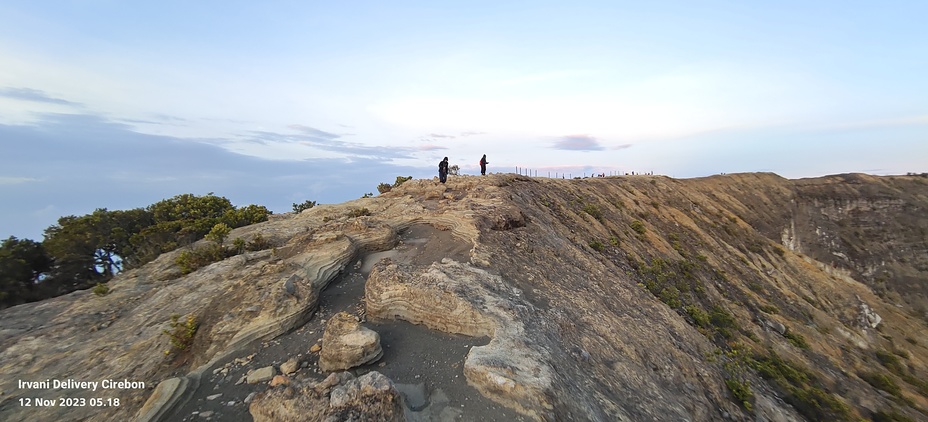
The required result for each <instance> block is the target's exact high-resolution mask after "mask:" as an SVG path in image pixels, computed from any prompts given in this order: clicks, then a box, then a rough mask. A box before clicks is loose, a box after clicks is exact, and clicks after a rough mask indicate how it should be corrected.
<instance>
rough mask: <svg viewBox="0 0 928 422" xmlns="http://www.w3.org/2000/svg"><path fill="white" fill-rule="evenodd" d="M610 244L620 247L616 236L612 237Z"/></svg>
mask: <svg viewBox="0 0 928 422" xmlns="http://www.w3.org/2000/svg"><path fill="white" fill-rule="evenodd" d="M609 244H610V245H612V246H615V247H619V238H618V237H615V236H612V237H610V238H609Z"/></svg>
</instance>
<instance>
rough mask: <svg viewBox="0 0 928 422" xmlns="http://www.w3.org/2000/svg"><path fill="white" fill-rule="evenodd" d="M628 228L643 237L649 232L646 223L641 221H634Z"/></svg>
mask: <svg viewBox="0 0 928 422" xmlns="http://www.w3.org/2000/svg"><path fill="white" fill-rule="evenodd" d="M628 226H629V227H631V228H632V230H634V231H635V233H638V234H639V235H643V234H644V233H645V232H646V231H647V229H646V228H645V227H644V223H642V222H641V220H635V221H632V222H631V223H630V224H629V225H628Z"/></svg>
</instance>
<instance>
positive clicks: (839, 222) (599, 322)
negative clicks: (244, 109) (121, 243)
mask: <svg viewBox="0 0 928 422" xmlns="http://www.w3.org/2000/svg"><path fill="white" fill-rule="evenodd" d="M926 206H928V180H926V179H924V178H919V177H914V176H869V175H862V174H846V175H835V176H827V177H822V178H813V179H798V180H788V179H784V178H782V177H780V176H777V175H775V174H771V173H745V174H728V175H721V176H711V177H706V178H698V179H683V180H679V179H671V178H667V177H661V176H629V177H606V178H587V179H580V180H561V179H544V178H529V177H525V176H517V175H512V174H498V175H490V176H486V177H479V176H461V177H452V178H450V179H449V182H448V183H447V184H445V185H442V184H438V183H437V182H435V181H434V180H427V179H426V180H411V181H408V182H406V183H403V184H402V185H400V186H398V187H396V188H394V190H393V191H391V192H389V193H385V194H382V195H380V196H378V197H375V198H365V199H359V200H355V201H349V202H346V203H343V204H333V205H320V206H316V207H314V208H311V209H309V210H307V211H304V212H303V213H301V214H296V215H294V214H290V215H283V216H274V217H273V218H272V219H271V220H270V221H268V222H265V223H259V224H256V225H251V226H246V227H242V228H239V229H236V230H235V231H233V235H234V236H237V237H242V238H243V239H248V238H251V237H253V236H255V235H256V234H261V235H262V237H264V238H266V239H268V241H269V244H270V245H272V246H273V247H272V248H269V249H266V250H263V251H257V252H249V253H246V254H244V255H239V256H236V257H232V258H228V259H226V260H224V261H221V262H218V263H214V264H212V265H209V266H206V267H204V268H201V269H199V270H196V271H194V272H192V273H190V274H186V275H184V274H182V273H181V271H180V270H179V269H178V268H177V265H176V263H175V259H176V257H177V255H178V254H179V253H180V250H178V251H174V252H171V253H167V254H164V255H162V256H161V257H159V258H158V259H156V260H155V261H153V262H151V263H149V264H147V265H145V266H144V267H142V268H139V269H134V270H130V271H127V272H126V273H124V274H120V275H119V276H117V277H116V278H115V279H113V281H111V283H110V285H111V291H112V293H111V294H110V295H108V296H105V297H100V298H97V297H93V296H91V295H90V293H89V292H88V291H84V292H75V293H72V294H70V295H67V296H65V297H61V298H53V299H49V300H46V301H43V302H38V303H35V304H26V305H20V306H16V307H13V308H10V309H6V310H3V311H0V315H3V316H4V318H3V322H2V323H0V328H2V331H0V333H2V336H0V345H2V346H3V347H4V349H5V350H4V352H3V353H2V354H0V368H2V369H3V370H4V373H8V374H11V376H10V377H9V378H10V379H4V380H3V384H0V388H2V390H3V392H4V394H3V396H2V397H3V398H4V400H3V401H4V403H3V404H0V414H4V415H5V416H6V415H9V416H10V417H11V418H10V419H9V420H18V419H25V418H28V417H32V416H35V415H46V416H52V415H54V417H58V418H64V419H67V418H69V417H73V418H91V419H98V420H105V419H110V418H112V417H121V418H123V419H126V418H129V417H132V416H136V415H138V414H139V413H138V412H139V410H140V409H142V406H143V404H144V403H145V402H146V401H149V400H150V396H151V395H152V387H153V386H154V385H155V384H157V383H160V382H162V381H164V380H167V379H171V377H172V376H176V377H177V378H175V379H177V380H182V381H184V380H185V381H184V382H186V383H193V384H197V383H200V382H209V381H208V380H206V379H205V378H207V377H206V376H205V375H206V374H208V371H212V370H213V369H214V368H215V367H216V366H217V365H218V364H219V363H220V362H221V361H223V359H226V358H228V357H229V356H231V355H232V353H233V352H234V351H235V350H238V349H240V348H241V347H242V346H243V345H245V344H247V343H253V342H255V341H260V340H267V339H271V338H274V337H276V336H278V335H280V334H282V333H284V332H287V331H289V330H292V329H294V328H296V327H299V326H301V325H302V324H303V323H306V322H307V321H309V320H311V319H312V318H314V317H313V313H314V312H315V310H316V307H317V304H318V301H319V296H320V295H325V294H326V293H325V290H324V289H325V287H326V286H327V285H328V284H329V283H331V282H333V280H337V277H338V275H339V273H341V272H343V271H345V269H346V268H347V267H348V266H349V265H351V263H352V262H354V261H356V260H358V258H359V257H360V256H362V255H365V254H369V253H372V252H377V251H386V250H390V249H392V248H394V247H395V246H396V245H397V243H398V242H399V240H398V239H399V235H400V234H401V233H403V232H404V230H408V229H409V228H410V227H413V226H415V225H421V224H424V225H428V226H431V227H433V228H436V229H439V230H445V231H447V232H449V233H450V234H451V235H452V236H453V237H454V238H455V239H457V240H456V241H458V242H460V243H461V244H462V245H466V246H464V247H465V248H466V249H469V252H467V253H466V255H468V256H469V262H458V261H447V262H443V261H442V260H441V259H440V258H441V257H438V256H436V257H434V258H435V259H434V262H431V263H426V262H422V263H419V264H417V265H412V264H410V265H405V264H403V263H393V264H391V263H388V262H384V263H381V264H378V265H375V267H374V269H372V270H371V275H370V276H369V281H368V283H370V280H371V279H375V278H378V277H381V278H382V277H385V276H386V275H387V274H393V276H392V277H393V278H390V277H387V278H388V279H390V280H393V283H394V284H392V285H388V286H392V287H390V288H391V289H393V288H395V289H399V290H398V291H400V290H402V289H407V290H408V291H410V292H417V291H418V292H427V291H432V292H433V293H435V291H434V290H428V289H435V288H436V287H434V285H433V284H429V283H430V282H425V281H423V280H430V278H429V277H432V278H434V277H435V275H434V274H438V273H443V274H459V275H458V276H455V277H457V278H461V277H465V276H463V275H460V274H464V273H467V274H476V275H473V276H468V277H475V278H467V279H469V280H470V279H472V280H475V281H474V283H475V285H476V284H477V283H478V281H479V283H483V284H482V285H486V286H488V287H487V289H488V290H486V292H487V293H481V294H480V295H476V294H474V295H468V294H462V293H461V291H459V290H460V288H458V290H454V289H453V288H452V287H448V286H444V287H440V288H441V289H446V290H441V292H443V293H441V294H445V295H454V297H456V298H457V299H456V300H459V301H460V303H461V305H460V306H471V307H473V309H474V313H473V314H474V315H483V317H481V318H484V317H486V315H508V316H505V317H502V316H500V317H499V318H503V320H505V321H517V322H518V325H519V326H520V327H521V328H519V329H518V330H516V332H513V333H511V334H510V335H507V336H508V337H507V336H502V335H501V336H496V335H494V336H491V337H492V339H491V340H490V344H489V345H487V346H479V347H474V348H472V349H471V354H473V355H474V357H473V360H471V357H470V356H471V355H468V356H469V357H468V362H471V363H470V364H468V363H467V362H465V367H464V368H463V370H464V375H465V376H466V377H467V379H468V381H469V382H470V383H471V384H472V385H474V386H475V387H476V388H477V390H478V391H481V392H482V393H483V394H484V395H485V396H487V397H489V398H491V399H493V400H494V401H496V402H498V403H501V404H504V405H506V406H507V407H510V408H513V409H516V410H518V411H520V412H521V413H522V414H523V415H526V416H528V417H531V418H536V419H542V420H563V419H590V420H661V419H665V418H667V417H668V416H667V415H673V416H671V417H672V418H680V419H691V420H718V419H731V420H747V419H754V418H765V419H767V420H801V419H816V418H821V417H830V418H835V419H838V420H841V419H846V420H852V419H854V418H859V417H864V418H866V417H870V418H875V417H878V416H879V415H897V416H900V415H904V416H906V417H909V418H911V419H913V420H916V419H917V420H923V419H925V417H926V416H925V414H924V413H923V412H924V410H923V409H928V398H926V395H925V392H924V390H923V389H924V385H919V382H918V380H919V379H925V377H926V374H928V371H926V368H928V367H926V362H928V350H926V344H924V343H926V342H928V341H919V340H921V339H925V338H928V328H926V321H928V316H926V314H925V309H926V308H925V306H926V291H928V290H926V289H928V283H925V273H926V270H928V266H926V259H928V258H926V257H928V243H926V242H925V240H926V238H928V236H926V235H925V233H926V230H928V220H926V217H924V216H925V215H926V214H925V213H924V210H925V208H926ZM362 210H363V212H362ZM426 264H428V265H426ZM390 265H393V267H390ZM457 266H463V268H461V267H457ZM484 273H485V275H481V274H484ZM428 274H433V275H431V276H428ZM293 277H295V278H293ZM423 277H424V278H423ZM455 277H452V278H455ZM286 280H296V282H295V284H294V283H293V282H292V281H291V290H293V291H294V292H295V293H290V294H288V293H287V292H286V291H285V290H286V289H284V287H283V286H284V284H285V281H286ZM402 280H408V282H403V281H402ZM480 280H482V281H480ZM334 282H338V281H334ZM417 286H418V287H417ZM493 286H497V287H493ZM415 289H420V290H415ZM422 289H425V290H422ZM388 291H390V290H388ZM435 294H438V293H435ZM423 295H424V293H423ZM419 296H422V295H419ZM419 296H417V295H415V294H411V295H409V296H408V297H407V296H403V297H407V299H405V300H406V302H405V303H406V305H402V306H407V308H402V309H394V311H393V313H394V314H396V313H400V314H403V313H404V312H406V313H409V315H407V316H406V318H410V319H413V320H415V321H416V322H418V323H422V324H424V325H426V326H430V323H429V321H436V320H437V319H436V318H437V316H435V315H432V316H430V314H429V309H430V306H431V307H434V304H430V303H428V302H425V303H420V302H418V301H417V300H419V299H417V297H419ZM480 298H482V299H480ZM365 303H366V308H367V310H368V314H370V315H369V316H371V317H372V318H373V317H374V314H376V313H377V312H372V311H376V310H378V309H380V308H378V306H380V305H382V304H383V302H381V301H379V299H377V297H375V296H371V295H370V294H369V295H368V297H366V298H365ZM487 303H495V304H496V305H494V306H496V307H488V305H487ZM396 306H400V305H396ZM255 307H257V308H258V309H257V310H255V309H254V308H255ZM381 308H382V307H381ZM416 309H418V310H416ZM172 313H176V314H182V315H186V314H191V315H197V320H198V321H199V322H200V328H199V330H198V332H197V334H196V337H195V338H194V339H193V346H192V349H191V351H190V352H188V353H186V354H183V355H182V356H173V357H172V356H166V355H164V354H160V353H158V352H159V351H160V350H163V349H165V348H166V347H167V346H166V343H167V339H166V338H165V336H163V335H162V334H161V331H162V330H163V329H164V327H165V324H167V321H168V320H169V315H171V314H172ZM433 313H434V312H433ZM389 314H390V313H389V312H387V313H384V312H380V315H381V317H383V316H384V315H387V316H388V317H389ZM393 317H399V315H393ZM475 318H476V317H475ZM512 324H513V322H510V323H506V324H502V325H497V326H496V328H494V329H492V330H491V331H493V332H494V333H496V332H499V333H502V331H499V330H500V329H501V328H500V327H505V326H511V325H512ZM433 325H436V326H437V325H440V324H437V323H436V324H433ZM110 333H112V334H110ZM129 333H131V335H128V334H129ZM507 339H508V340H507ZM494 342H497V343H494ZM500 342H501V343H502V344H505V345H508V346H507V347H506V348H504V349H503V350H509V351H513V350H523V352H519V353H521V354H519V353H515V354H514V355H518V356H522V357H523V359H515V358H514V357H506V356H505V354H499V353H497V352H493V350H494V349H493V348H494V347H498V346H499V344H498V343H500ZM65 346H66V347H65ZM487 353H489V354H487ZM494 353H497V354H494ZM481 354H482V355H481ZM477 356H484V358H481V359H478V358H477ZM487 356H489V357H491V358H487ZM526 357H531V358H526ZM893 357H895V358H893ZM513 359H514V360H513ZM94 365H96V366H94ZM468 365H470V366H468ZM91 367H93V368H97V369H93V370H91V369H89V368H91ZM468 368H470V369H468ZM532 368H534V369H532ZM536 371H537V372H538V373H539V374H541V373H547V374H548V376H546V377H541V378H537V377H536V376H534V375H531V373H533V372H536ZM790 371H792V372H790ZM794 373H795V374H794ZM477 374H484V375H483V376H478V375H477ZM507 374H508V375H507ZM784 374H785V375H784ZM796 374H799V375H796ZM304 375H305V376H306V377H310V378H311V377H312V376H311V374H304ZM30 376H31V377H33V378H35V377H38V378H42V379H45V378H57V377H71V376H77V377H79V378H85V379H98V378H101V377H128V378H131V379H133V380H140V381H145V382H146V383H147V384H149V388H146V389H144V390H141V391H129V390H125V391H119V392H118V394H119V395H120V397H122V398H123V400H124V403H125V405H123V406H120V407H119V408H115V409H114V408H110V409H89V408H84V409H71V410H72V411H73V412H71V413H60V412H61V409H60V408H43V409H25V408H23V407H20V406H17V404H18V403H16V400H17V399H18V398H21V397H24V394H25V393H27V392H24V391H22V390H21V389H17V388H16V385H15V380H13V379H12V378H15V377H19V378H20V379H23V378H28V377H30ZM500 379H505V380H510V381H512V383H513V384H512V385H513V388H512V389H509V390H507V389H500V388H498V387H493V384H492V382H493V380H496V381H499V380H500ZM533 379H534V380H535V381H538V380H542V379H547V381H544V382H541V381H538V382H537V383H536V382H535V381H532V380H533ZM887 380H888V382H887ZM177 384H183V382H177ZM504 384H506V382H504ZM507 385H508V384H507ZM890 385H894V386H895V388H892V387H891V386H890ZM876 386H879V387H882V388H880V389H877V387H876ZM180 390H181V391H180V393H177V391H176V390H175V391H174V393H172V394H173V396H174V399H176V400H175V402H170V400H168V401H167V402H165V403H161V405H162V407H161V408H162V409H167V410H164V411H162V412H161V413H159V411H157V409H155V410H156V411H155V412H154V413H150V415H152V417H154V418H155V419H157V418H158V417H164V415H166V414H167V413H168V410H170V408H171V407H172V406H173V407H177V405H178V403H177V400H180V401H183V397H182V396H183V395H184V393H183V392H184V389H183V388H181V389H180ZM887 390H891V391H887ZM52 393H53V392H47V391H30V392H28V394H29V395H30V396H32V395H37V396H38V395H42V394H46V395H52ZM178 396H180V397H178ZM149 403H150V406H149V407H148V408H146V409H148V410H151V402H149ZM142 410H143V412H142V414H143V415H144V414H145V409H142ZM56 412H59V413H56ZM880 412H882V413H880ZM159 415H160V416H159ZM465 417H466V415H465ZM143 419H144V418H143Z"/></svg>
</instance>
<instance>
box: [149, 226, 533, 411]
mask: <svg viewBox="0 0 928 422" xmlns="http://www.w3.org/2000/svg"><path fill="white" fill-rule="evenodd" d="M469 250H470V246H469V245H467V244H465V243H463V242H461V241H459V240H457V239H455V238H454V237H453V236H452V235H451V233H450V232H448V231H440V230H437V229H435V228H433V227H431V226H428V225H422V224H420V225H414V226H411V227H409V228H408V229H406V230H404V231H403V232H402V233H400V243H399V245H398V246H397V247H396V248H394V249H392V250H389V251H383V252H374V253H368V254H366V255H364V256H362V257H360V258H359V259H357V260H356V261H355V264H354V265H351V266H349V268H347V269H346V271H345V272H344V273H343V274H342V275H340V276H339V277H338V278H336V279H335V280H334V281H333V282H332V283H331V284H330V285H329V286H328V288H326V290H325V291H323V293H322V298H321V300H320V306H319V309H318V310H317V311H316V314H315V315H314V316H313V318H312V319H311V320H310V321H309V322H308V323H306V324H305V325H303V326H302V327H299V328H297V329H295V330H294V331H292V332H290V333H288V334H286V335H283V336H281V337H278V338H276V339H274V340H271V341H267V342H263V343H260V344H253V345H250V346H249V347H247V348H245V349H244V350H242V351H241V352H240V353H237V354H235V355H233V356H231V357H230V358H229V359H227V360H225V361H222V362H220V363H219V364H217V366H216V367H215V368H214V370H213V371H211V372H207V373H206V374H205V375H204V378H203V380H201V383H200V385H199V387H198V388H197V389H196V391H193V392H191V393H189V394H190V395H191V396H190V399H189V400H188V401H187V402H186V403H185V404H184V405H183V406H181V407H179V408H178V409H177V410H175V411H174V412H173V414H172V415H170V416H169V417H168V418H167V419H168V420H184V421H194V420H222V421H239V420H241V421H250V420H252V418H251V415H250V414H249V413H248V405H247V404H246V403H245V402H244V401H245V399H246V398H247V397H248V396H249V395H250V394H253V393H255V392H261V391H264V390H265V389H267V388H268V387H267V384H257V385H249V384H247V383H245V382H240V381H241V380H243V378H244V377H245V374H246V373H247V372H248V370H250V369H256V368H261V367H264V366H268V365H274V366H275V367H278V368H279V366H280V364H281V363H283V362H285V361H286V360H288V359H290V358H291V357H297V358H298V359H299V361H300V362H301V367H300V369H299V370H298V371H297V373H296V374H294V375H293V376H292V378H294V379H297V380H302V379H306V378H309V379H314V380H322V379H324V378H325V375H326V374H323V373H322V372H321V371H320V370H319V368H318V365H317V362H318V359H319V355H318V353H312V352H310V348H311V347H312V346H313V345H314V344H317V343H320V344H321V339H322V334H323V329H324V327H325V321H327V320H328V319H329V318H330V317H332V316H333V315H335V314H336V313H338V312H342V311H344V312H348V313H351V314H354V315H358V316H360V317H362V321H364V322H363V325H364V326H366V327H368V328H370V329H373V330H374V331H377V332H378V333H379V334H380V339H381V345H382V347H383V357H382V358H381V359H380V360H378V361H377V362H374V363H372V364H369V365H365V366H362V367H359V368H354V369H352V370H351V371H350V372H352V373H353V374H354V375H356V376H359V375H363V374H364V373H367V372H369V371H374V370H376V371H379V372H381V373H382V374H384V375H386V376H387V377H389V378H390V379H391V380H393V382H394V383H396V384H397V388H398V389H399V390H400V391H401V393H403V395H404V397H405V399H406V403H407V406H409V407H411V408H412V409H411V410H407V414H408V419H409V420H411V421H446V420H485V421H519V420H526V419H525V418H524V417H522V416H520V415H519V414H517V413H515V412H514V411H513V410H511V409H508V408H505V407H503V406H500V405H498V404H496V403H495V402H493V401H491V400H489V399H487V398H485V397H483V396H482V395H480V393H478V392H477V391H476V390H475V389H474V388H473V387H471V386H470V385H468V384H467V380H466V379H465V377H464V373H463V368H464V359H465V357H466V356H467V353H468V351H469V350H470V348H471V347H473V346H478V345H483V344H486V343H487V342H488V341H489V339H487V338H471V337H465V336H460V335H452V334H445V333H440V332H436V331H432V330H429V329H427V328H425V327H422V326H418V325H414V324H409V323H407V322H404V321H385V322H372V321H366V320H364V318H363V310H364V283H365V280H366V279H367V275H368V273H369V272H370V270H371V267H372V266H373V264H374V263H376V262H377V261H379V260H380V259H383V258H386V257H389V258H390V259H392V260H393V261H395V262H398V263H402V264H411V265H424V266H427V265H430V264H431V263H433V262H437V261H441V259H442V258H452V259H455V260H459V261H467V260H468V254H469ZM217 394H221V396H218V397H217V396H216V395H217Z"/></svg>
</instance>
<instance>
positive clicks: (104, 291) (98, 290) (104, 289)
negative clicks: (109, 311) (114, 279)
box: [93, 283, 110, 296]
mask: <svg viewBox="0 0 928 422" xmlns="http://www.w3.org/2000/svg"><path fill="white" fill-rule="evenodd" d="M109 293H110V286H107V285H106V283H97V285H96V286H93V294H95V295H97V296H106V295H108V294H109Z"/></svg>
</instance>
